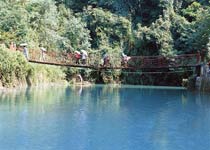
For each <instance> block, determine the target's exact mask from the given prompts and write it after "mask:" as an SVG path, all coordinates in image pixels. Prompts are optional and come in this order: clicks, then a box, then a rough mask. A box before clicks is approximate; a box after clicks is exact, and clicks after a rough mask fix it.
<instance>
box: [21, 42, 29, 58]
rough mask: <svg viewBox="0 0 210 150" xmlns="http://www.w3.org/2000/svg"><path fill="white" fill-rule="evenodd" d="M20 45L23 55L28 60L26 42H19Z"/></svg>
mask: <svg viewBox="0 0 210 150" xmlns="http://www.w3.org/2000/svg"><path fill="white" fill-rule="evenodd" d="M20 46H22V47H23V55H24V56H25V57H26V59H27V60H29V54H28V48H27V43H23V44H20Z"/></svg>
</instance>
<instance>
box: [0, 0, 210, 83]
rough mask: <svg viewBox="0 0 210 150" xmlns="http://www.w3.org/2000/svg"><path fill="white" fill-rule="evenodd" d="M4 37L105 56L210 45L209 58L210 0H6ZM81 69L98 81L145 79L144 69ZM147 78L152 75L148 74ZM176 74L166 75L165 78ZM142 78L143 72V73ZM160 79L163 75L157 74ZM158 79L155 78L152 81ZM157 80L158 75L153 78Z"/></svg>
mask: <svg viewBox="0 0 210 150" xmlns="http://www.w3.org/2000/svg"><path fill="white" fill-rule="evenodd" d="M0 42H1V43H3V42H4V43H5V44H6V45H7V47H8V46H9V44H10V43H11V42H15V43H16V44H17V45H18V44H20V43H23V42H26V43H28V45H29V49H39V45H42V46H44V47H46V48H47V50H49V51H65V52H73V51H75V50H81V49H84V50H87V51H88V52H89V53H92V54H93V55H97V56H100V55H101V54H102V53H103V52H104V51H105V52H107V53H109V54H111V55H112V56H114V57H115V56H117V55H120V53H121V52H124V53H125V54H127V55H130V56H156V55H163V56H173V55H178V54H187V53H197V52H198V51H201V50H202V51H205V57H206V60H207V61H208V60H209V59H210V1H209V0H1V1H0ZM65 72H66V74H67V77H68V76H71V75H72V74H73V73H75V72H80V73H81V74H82V75H83V76H84V78H86V79H88V80H90V81H94V82H104V83H106V82H112V81H121V82H122V83H131V84H142V80H141V79H140V78H139V74H134V75H129V74H123V73H122V72H121V71H113V70H110V71H106V72H100V74H99V73H98V72H94V71H91V70H77V69H70V68H69V69H67V70H65ZM144 78H145V79H144V81H145V80H148V82H150V80H151V79H152V77H149V78H146V77H144ZM174 78H177V75H175V76H172V77H170V79H168V76H164V79H161V80H165V81H167V82H168V81H169V80H173V79H174ZM142 79H143V78H142ZM158 81H159V79H158ZM152 82H153V81H152ZM153 83H154V84H156V83H155V81H154V82H153Z"/></svg>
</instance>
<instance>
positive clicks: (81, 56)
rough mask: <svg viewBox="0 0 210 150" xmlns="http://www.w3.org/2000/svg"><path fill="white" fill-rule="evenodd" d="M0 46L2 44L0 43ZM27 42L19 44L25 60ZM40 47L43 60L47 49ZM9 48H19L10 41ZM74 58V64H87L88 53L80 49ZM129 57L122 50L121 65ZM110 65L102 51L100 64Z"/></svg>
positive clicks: (26, 56)
mask: <svg viewBox="0 0 210 150" xmlns="http://www.w3.org/2000/svg"><path fill="white" fill-rule="evenodd" d="M0 46H1V47H2V44H1V45H0ZM27 46H28V45H27V43H22V44H20V47H21V51H22V52H23V55H24V56H25V58H26V59H27V60H29V51H28V48H27ZM39 47H40V60H41V61H45V60H46V55H47V50H46V49H45V48H44V47H43V46H42V45H39ZM9 49H10V50H13V51H16V50H20V49H19V48H17V47H16V44H15V43H14V42H11V44H10V46H9ZM73 57H74V58H72V59H74V60H75V64H82V65H85V64H87V59H88V53H87V51H86V50H80V51H75V52H74V55H73ZM130 58H131V57H129V56H127V55H126V54H124V53H123V52H122V53H121V65H122V66H125V67H127V65H128V61H129V60H130ZM109 65H110V56H109V54H108V53H106V52H104V53H103V54H102V66H103V67H107V66H109Z"/></svg>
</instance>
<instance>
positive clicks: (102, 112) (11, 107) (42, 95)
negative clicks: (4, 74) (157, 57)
mask: <svg viewBox="0 0 210 150" xmlns="http://www.w3.org/2000/svg"><path fill="white" fill-rule="evenodd" d="M208 149H210V96H209V95H208V94H203V95H201V94H199V93H193V92H188V91H186V90H184V89H175V88H164V87H162V88H152V87H131V86H124V87H122V88H119V87H112V86H111V85H109V86H93V87H67V88H66V87H49V88H42V87H39V88H31V89H26V90H17V91H14V92H11V93H3V92H2V93H1V94H0V150H208Z"/></svg>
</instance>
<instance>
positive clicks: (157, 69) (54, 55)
mask: <svg viewBox="0 0 210 150" xmlns="http://www.w3.org/2000/svg"><path fill="white" fill-rule="evenodd" d="M29 55H30V59H29V60H28V61H29V62H31V63H37V64H46V65H56V66H66V67H77V68H89V69H93V70H102V69H113V70H116V69H121V70H130V71H134V72H135V71H137V70H141V71H142V72H151V73H162V72H168V71H169V70H171V69H172V70H175V69H178V68H182V69H186V68H191V69H192V68H200V65H201V55H200V53H195V54H182V55H176V56H171V57H164V56H129V57H130V59H129V61H128V62H127V63H126V64H124V65H122V63H121V62H122V58H121V57H120V56H119V57H110V61H109V63H108V64H106V65H101V63H100V60H101V57H100V56H95V54H94V55H91V54H90V55H89V57H88V58H87V62H86V63H85V64H81V63H79V64H77V63H76V60H75V55H74V54H72V53H58V52H47V53H46V54H45V55H46V57H45V59H43V58H42V57H41V54H40V52H39V51H35V50H34V51H30V53H29ZM194 70H196V69H194Z"/></svg>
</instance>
